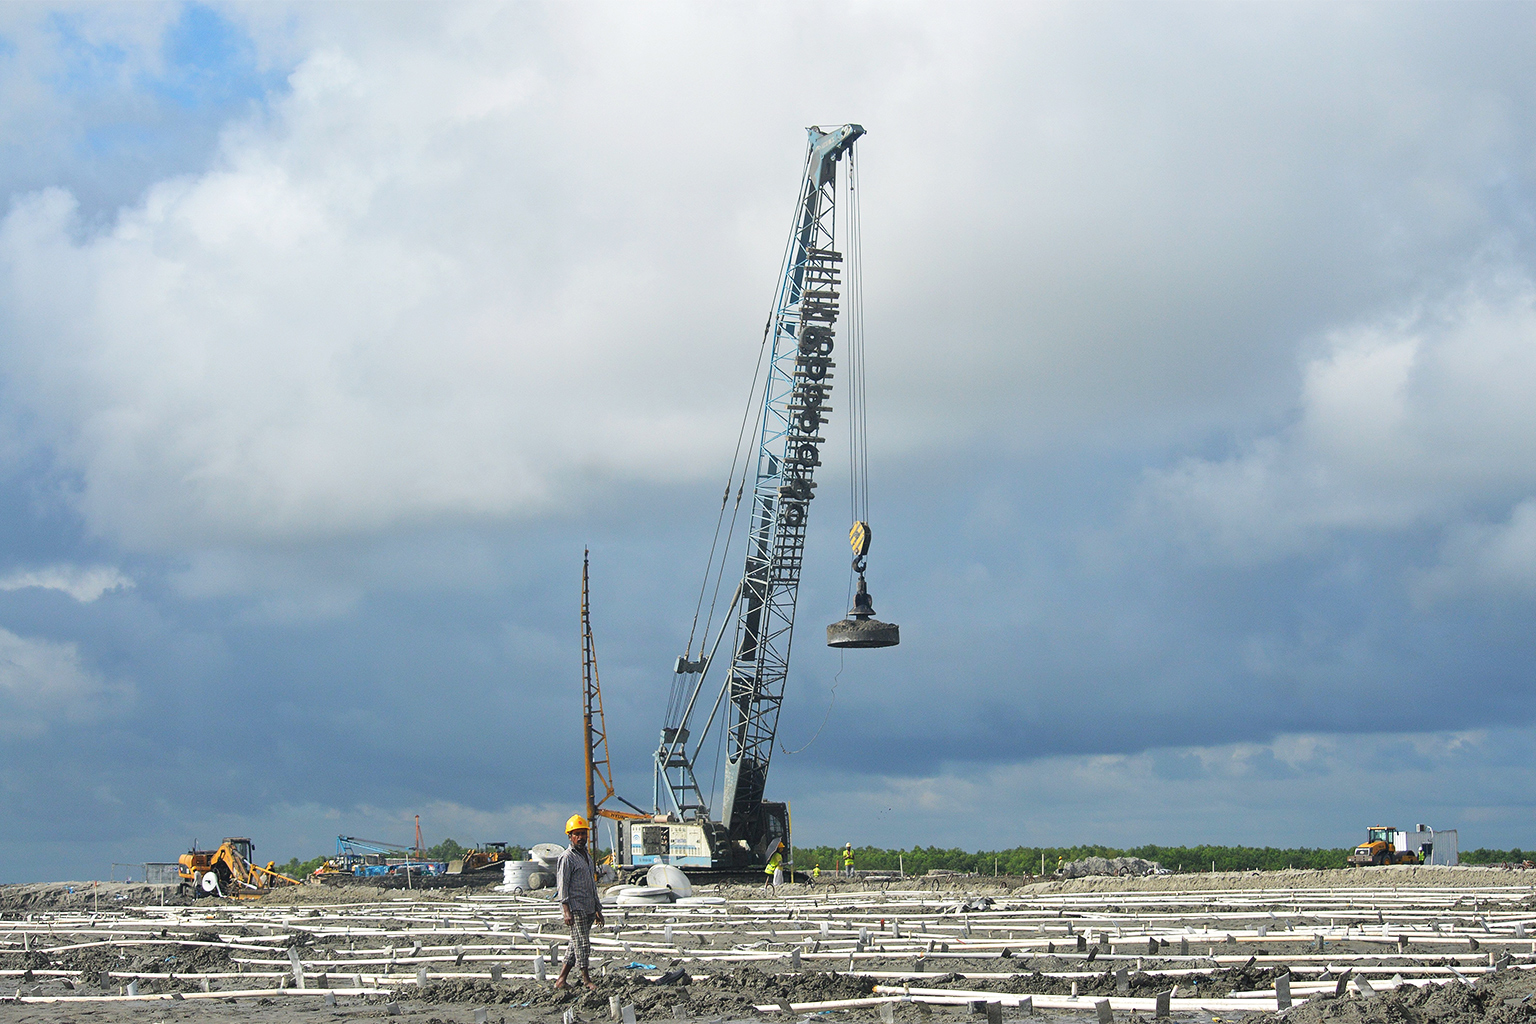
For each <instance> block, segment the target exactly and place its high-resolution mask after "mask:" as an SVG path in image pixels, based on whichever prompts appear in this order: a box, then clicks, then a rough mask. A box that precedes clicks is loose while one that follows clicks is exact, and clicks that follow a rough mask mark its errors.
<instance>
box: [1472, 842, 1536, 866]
mask: <svg viewBox="0 0 1536 1024" xmlns="http://www.w3.org/2000/svg"><path fill="white" fill-rule="evenodd" d="M1528 860H1536V850H1522V849H1520V848H1519V847H1518V846H1517V847H1515V848H1514V849H1513V850H1484V849H1481V848H1479V849H1476V850H1469V851H1467V852H1466V853H1464V854H1462V855H1461V862H1462V863H1463V864H1521V863H1524V862H1525V861H1528Z"/></svg>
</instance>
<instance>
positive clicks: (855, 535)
mask: <svg viewBox="0 0 1536 1024" xmlns="http://www.w3.org/2000/svg"><path fill="white" fill-rule="evenodd" d="M871 536H872V534H871V531H870V529H869V524H868V523H854V524H853V529H851V530H849V531H848V543H849V545H850V546H851V547H852V548H853V571H854V572H856V573H858V574H859V589H858V590H857V591H856V592H855V593H854V595H853V607H852V608H850V609H848V617H847V618H846V619H842V620H841V621H838V622H834V623H832V625H830V626H828V627H827V646H828V647H838V648H845V649H852V648H861V647H895V646H896V645H897V644H899V643H901V627H900V626H898V625H896V624H895V623H894V622H881V621H880V620H879V619H877V618H875V600H874V598H872V597H870V595H869V587H868V586H867V585H866V584H865V583H864V570H865V569H866V568H868V565H869V561H868V555H869V542H870V538H871Z"/></svg>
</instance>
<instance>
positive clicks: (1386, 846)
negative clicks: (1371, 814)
mask: <svg viewBox="0 0 1536 1024" xmlns="http://www.w3.org/2000/svg"><path fill="white" fill-rule="evenodd" d="M1407 836H1408V833H1406V832H1403V831H1402V830H1401V829H1397V828H1393V827H1392V826H1391V825H1372V826H1371V827H1370V828H1368V829H1366V830H1365V842H1363V843H1361V844H1360V845H1359V846H1357V847H1355V852H1354V853H1352V854H1350V855H1349V858H1348V861H1349V864H1350V866H1352V867H1369V866H1372V865H1379V864H1419V863H1422V858H1421V857H1420V855H1419V852H1418V851H1417V850H1412V849H1409V848H1408V843H1407Z"/></svg>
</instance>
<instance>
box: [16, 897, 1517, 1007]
mask: <svg viewBox="0 0 1536 1024" xmlns="http://www.w3.org/2000/svg"><path fill="white" fill-rule="evenodd" d="M488 881H494V880H488ZM1533 883H1536V874H1532V873H1529V872H1520V871H1487V870H1477V869H1472V870H1468V869H1460V870H1456V869H1429V868H1387V869H1378V870H1375V871H1340V872H1316V871H1293V872H1274V873H1268V874H1259V873H1235V874H1226V875H1175V876H1155V877H1148V878H1115V879H1111V878H1090V879H1074V880H1068V881H1044V882H1042V881H1039V880H1023V879H998V880H993V879H977V878H969V879H966V878H955V879H944V880H934V881H911V880H908V881H906V882H898V883H879V884H877V885H875V886H872V887H873V888H881V887H883V886H886V887H889V886H895V887H902V888H908V889H932V890H934V891H939V892H943V893H946V894H953V895H954V896H955V898H956V899H957V900H964V899H968V898H971V897H974V896H978V895H986V894H992V895H994V896H997V897H998V898H1003V897H1008V898H1012V899H1017V898H1018V897H1020V896H1025V895H1053V894H1073V893H1084V894H1098V893H1111V892H1126V893H1134V892H1180V891H1193V890H1209V889H1226V890H1247V889H1253V890H1262V889H1345V888H1348V889H1372V888H1382V889H1390V890H1394V891H1396V892H1401V891H1403V890H1412V889H1423V890H1426V891H1432V890H1435V889H1439V888H1443V887H1446V886H1479V885H1486V886H1490V887H1492V886H1512V885H1517V886H1529V885H1532V884H1533ZM856 888H860V886H853V885H849V884H847V883H840V884H836V885H832V884H826V883H823V884H822V885H821V886H819V887H817V889H816V890H814V891H815V892H816V893H819V894H820V893H824V894H830V893H833V892H844V893H846V892H849V891H851V890H854V889H856ZM786 891H787V892H789V893H791V894H793V893H797V892H798V893H806V892H810V891H811V890H807V889H805V887H801V886H793V887H788V888H787V889H786ZM711 892H719V893H720V894H721V895H723V896H726V897H727V898H728V899H732V900H737V899H747V898H750V897H754V896H756V895H758V894H759V893H760V892H761V890H760V889H756V888H752V889H748V888H746V887H731V888H726V889H718V890H711ZM469 894H470V893H469V891H466V890H462V889H455V890H427V891H425V892H422V891H416V892H411V893H402V892H398V891H389V890H380V889H378V888H375V887H372V886H364V885H353V886H346V887H336V888H332V887H323V888H322V887H308V886H306V887H302V888H295V889H288V890H282V891H279V892H277V893H274V894H271V895H269V896H267V897H265V898H263V899H262V900H260V901H253V902H251V903H245V904H235V903H233V902H231V903H229V904H228V906H229V907H230V910H229V914H230V916H231V920H229V921H228V922H221V923H220V924H219V926H218V929H217V931H210V932H208V933H207V934H196V933H194V934H192V935H186V936H183V937H185V938H189V939H193V940H197V939H204V940H209V941H215V940H217V938H218V936H219V934H220V933H222V934H223V935H224V936H226V937H227V936H229V935H231V934H234V935H239V934H242V927H241V926H240V925H239V924H238V923H236V922H237V921H238V918H239V911H240V907H241V906H247V907H249V906H253V905H258V904H259V905H260V906H262V907H267V908H279V907H281V908H289V907H291V908H294V909H295V910H299V909H300V908H304V907H305V906H307V905H312V906H319V905H332V906H334V905H339V904H365V903H375V902H379V901H381V900H389V901H395V903H396V904H397V905H399V906H400V907H401V908H402V914H404V912H405V910H406V909H407V908H415V909H421V908H433V912H434V913H435V912H436V908H445V909H447V908H453V907H455V906H459V907H462V906H463V905H464V904H463V901H464V900H465V899H466V898H468V896H469ZM162 900H163V901H164V904H165V905H166V906H177V905H190V904H192V903H194V901H193V900H191V899H190V898H185V897H177V896H175V894H174V889H170V890H169V891H167V890H165V889H163V888H161V887H154V886H143V885H132V884H127V883H100V884H92V883H53V884H47V885H23V886H0V918H4V919H7V920H12V921H15V920H23V919H26V918H27V916H28V915H31V916H32V917H33V918H34V919H37V920H43V919H45V918H46V917H47V915H49V914H51V913H60V912H64V913H75V914H78V913H90V912H96V913H101V914H107V913H121V912H123V911H124V910H125V908H128V907H134V906H140V907H156V906H159V905H161V902H162ZM220 902H223V901H203V902H202V904H201V905H202V906H203V907H210V906H215V905H216V904H218V903H220ZM1520 903H1521V904H1522V905H1531V906H1536V895H1533V896H1532V897H1527V898H1525V899H1523V900H1521V901H1520ZM294 941H295V942H298V943H302V942H303V941H304V938H303V937H295V939H294ZM1212 941H1219V940H1216V939H1213V940H1212ZM1203 942H1204V940H1202V944H1203ZM278 948H280V947H278ZM1304 948H1305V947H1304V946H1303V945H1302V944H1298V943H1290V944H1287V943H1284V942H1274V943H1267V944H1266V945H1264V946H1257V947H1255V946H1248V947H1245V948H1244V949H1243V953H1244V954H1248V953H1253V954H1256V955H1266V954H1267V955H1274V956H1281V957H1285V956H1289V955H1292V954H1293V953H1296V954H1299V953H1301V952H1302V951H1303V949H1304ZM1330 948H1333V949H1336V950H1337V951H1338V952H1339V953H1340V954H1346V953H1359V954H1362V955H1369V956H1371V957H1372V959H1371V960H1369V961H1366V963H1370V964H1372V965H1380V966H1384V967H1392V966H1393V965H1394V963H1395V962H1396V961H1395V959H1394V958H1393V957H1392V956H1390V955H1388V954H1387V953H1386V952H1384V951H1383V949H1382V947H1381V946H1380V945H1379V944H1368V943H1364V942H1361V943H1356V944H1351V943H1350V942H1348V941H1343V942H1339V943H1337V944H1335V945H1334V946H1331V947H1330ZM1533 950H1536V946H1533ZM1202 952H1203V950H1202ZM1419 952H1423V950H1419ZM651 959H656V958H655V957H651ZM1523 959H1524V960H1525V961H1527V962H1530V963H1531V964H1532V966H1536V956H1533V957H1527V958H1523ZM1422 962H1423V961H1422V960H1421V961H1420V963H1422ZM1461 962H1462V963H1464V961H1461ZM1404 963H1406V961H1404ZM1444 963H1446V964H1449V965H1452V966H1455V964H1456V963H1458V961H1455V960H1454V959H1452V958H1447V959H1445V961H1444ZM654 966H655V967H656V971H653V972H651V974H652V976H654V975H655V974H657V973H660V972H661V971H665V970H666V969H667V968H670V967H678V968H680V969H681V970H683V971H685V972H690V973H689V974H685V975H684V976H683V977H679V978H676V979H675V980H672V981H670V982H669V983H667V984H657V983H655V982H654V981H646V980H644V979H643V978H641V977H637V975H638V974H639V973H640V972H637V971H632V970H627V969H625V968H624V966H623V965H622V964H619V963H617V962H614V961H612V960H611V959H610V961H609V962H607V963H605V965H604V969H603V970H600V971H599V973H598V976H597V977H596V978H595V980H596V982H597V984H598V991H597V992H596V993H588V992H580V991H574V990H567V991H558V992H557V991H555V990H554V989H553V987H552V986H551V985H549V984H548V983H545V984H536V983H534V982H531V981H515V980H507V981H503V982H500V983H496V984H493V983H491V982H489V981H486V980H479V979H450V980H434V981H431V982H429V984H427V985H426V986H425V987H424V988H421V989H416V988H414V987H411V988H409V989H408V990H402V991H401V992H400V994H399V995H398V996H394V997H383V996H372V997H352V996H341V997H339V998H337V999H336V1001H335V1005H329V1004H328V1003H327V1002H326V1001H325V1000H324V999H322V998H318V997H310V996H305V997H297V996H276V997H273V998H267V997H243V996H242V997H238V998H231V999H211V1000H203V999H199V1000H179V1001H175V1002H141V1003H109V1002H87V1001H85V1000H80V1001H78V1002H67V1003H15V1002H0V1024H9V1022H12V1021H17V1022H20V1021H38V1022H44V1024H65V1022H87V1021H88V1022H91V1024H115V1022H119V1021H122V1022H134V1024H141V1022H142V1024H154V1022H160V1021H165V1022H172V1021H175V1022H181V1021H209V1022H225V1021H237V1020H238V1021H247V1020H259V1021H263V1022H270V1024H294V1022H319V1021H332V1020H351V1019H365V1018H366V1019H374V1018H388V1019H390V1020H396V1021H401V1022H410V1024H435V1022H443V1024H447V1022H450V1021H452V1022H465V1024H470V1022H472V1021H475V1020H476V1019H477V1011H483V1014H484V1019H485V1020H487V1021H488V1022H505V1024H561V1022H563V1021H565V1020H566V1015H567V1014H568V1013H574V1019H575V1020H578V1021H584V1022H588V1024H597V1022H600V1021H607V1020H608V1019H609V1011H610V998H612V997H617V999H618V1000H619V1003H620V1004H621V1005H629V1006H633V1007H634V1011H635V1015H636V1017H637V1019H638V1020H639V1021H642V1022H645V1021H670V1020H688V1021H694V1022H699V1024H704V1022H711V1021H715V1022H720V1021H723V1022H732V1021H745V1020H754V1021H755V1020H764V1021H765V1022H768V1024H772V1022H774V1021H779V1022H788V1021H790V1020H791V1019H793V1020H794V1021H796V1022H800V1021H804V1020H807V1019H809V1018H808V1015H806V1014H795V1015H792V1016H791V1015H785V1014H783V1013H775V1014H763V1013H760V1012H758V1011H757V1010H756V1009H755V1006H757V1005H761V1004H778V1003H780V1002H781V1001H782V1002H786V1003H789V1002H794V1003H800V1002H810V1001H819V1000H832V999H852V998H860V997H866V996H868V995H870V994H871V992H872V990H873V988H874V986H875V985H876V984H890V983H891V982H890V980H889V979H882V978H873V977H870V976H869V975H866V974H862V973H857V972H855V973H853V974H849V973H847V972H846V970H838V967H839V966H841V967H844V968H846V963H832V962H829V961H825V960H821V961H814V962H807V963H806V965H805V969H804V970H802V971H800V972H793V971H790V970H788V969H787V965H784V964H781V963H778V962H772V963H770V964H769V966H768V967H767V968H766V969H765V968H763V967H760V966H757V965H754V964H724V963H721V962H715V963H701V962H699V961H693V960H689V959H688V958H687V957H678V958H674V959H669V960H658V961H657V963H656V964H655V965H654ZM912 966H913V961H912V959H911V957H910V956H905V957H901V958H896V957H892V958H891V959H890V961H889V962H888V963H877V964H876V967H877V968H878V969H884V970H902V971H905V970H910V969H912ZM1101 966H1103V964H1102V963H1099V964H1093V963H1091V962H1090V963H1088V964H1085V963H1084V962H1083V961H1082V960H1081V959H1078V960H1075V961H1074V960H1072V959H1070V958H1063V957H1057V956H1049V955H1033V956H1031V955H1027V954H1024V953H1021V954H1019V955H1017V956H1014V957H1012V958H1010V959H1007V960H998V959H976V960H971V959H958V958H950V959H947V960H943V961H941V962H939V964H938V965H936V966H935V967H934V968H931V970H932V973H931V976H927V977H924V978H923V979H922V981H921V984H922V985H923V986H924V987H927V988H938V989H946V988H948V989H965V990H971V991H992V992H1009V993H1032V994H1042V995H1043V994H1051V995H1066V994H1068V993H1069V992H1071V990H1072V987H1073V985H1074V982H1072V981H1068V980H1066V979H1063V978H1054V977H1047V976H1046V974H1045V972H1051V971H1082V970H1084V969H1085V968H1086V969H1087V970H1089V971H1097V973H1092V974H1090V975H1088V976H1085V977H1081V978H1078V979H1077V980H1076V981H1075V985H1076V989H1077V993H1078V994H1080V995H1084V996H1096V995H1102V996H1111V995H1116V994H1122V995H1124V994H1128V995H1131V996H1141V997H1151V996H1153V995H1155V994H1156V993H1158V992H1162V991H1166V990H1167V989H1168V988H1169V987H1170V984H1171V982H1170V979H1169V978H1167V977H1153V976H1151V975H1149V974H1147V973H1146V971H1151V970H1156V969H1158V968H1159V967H1163V966H1174V964H1173V963H1172V962H1166V963H1165V962H1164V961H1161V960H1159V959H1157V958H1153V957H1147V958H1145V959H1144V960H1143V961H1142V962H1141V964H1140V966H1141V968H1142V970H1134V969H1132V968H1131V967H1128V966H1127V964H1126V961H1119V962H1116V963H1111V964H1110V965H1109V969H1105V970H1102V971H1099V970H1098V969H1099V968H1100V967H1101ZM859 967H860V968H863V969H872V968H870V967H869V965H868V964H867V963H865V962H860V964H859ZM1117 967H1126V968H1127V971H1128V978H1127V979H1126V989H1122V988H1120V987H1119V983H1118V982H1117V980H1116V978H1115V977H1114V975H1113V973H1112V971H1113V970H1114V969H1115V968H1117ZM231 969H234V968H233V967H232V964H231V955H230V953H229V951H228V950H226V949H223V948H216V947H208V946H196V945H191V944H187V945H168V946H165V947H160V948H155V949H136V948H131V947H129V948H114V947H94V948H86V949H79V950H69V951H65V952H59V953H54V954H48V953H44V952H40V951H38V950H37V949H32V950H30V951H26V952H22V951H20V950H16V949H14V948H13V949H10V950H5V951H0V970H13V971H17V970H19V971H27V970H31V971H42V970H65V971H71V972H75V971H78V972H81V973H82V975H94V974H95V973H96V972H99V971H102V970H111V971H119V972H121V971H129V972H146V973H148V972H162V973H164V972H176V973H181V972H186V973H197V972H214V971H222V970H231ZM1287 970H1288V968H1287V966H1286V965H1285V964H1284V963H1283V962H1281V963H1265V964H1263V965H1259V964H1252V965H1249V966H1241V967H1226V968H1220V969H1211V970H1202V971H1200V972H1198V973H1194V974H1189V975H1184V976H1181V977H1179V978H1178V979H1177V984H1178V986H1179V990H1180V992H1181V993H1183V994H1195V993H1198V994H1199V995H1202V996H1206V997H1214V996H1226V995H1227V994H1228V993H1231V992H1234V991H1238V992H1241V991H1254V990H1265V989H1272V988H1273V986H1274V983H1275V978H1276V976H1277V975H1279V974H1282V973H1286V972H1287ZM960 972H993V973H1005V974H1006V975H1007V976H1006V977H1001V978H989V979H978V978H969V979H964V978H960V977H957V976H956V975H957V973H960ZM692 975H698V976H697V977H695V976H692ZM1471 980H1472V984H1465V983H1463V982H1461V981H1454V980H1453V981H1451V982H1450V983H1449V984H1444V985H1434V986H1426V987H1422V988H1420V987H1414V986H1404V987H1401V988H1397V989H1393V990H1390V991H1384V992H1381V993H1379V994H1376V995H1374V996H1371V997H1369V998H1364V997H1361V996H1360V995H1359V994H1358V993H1357V992H1355V991H1354V990H1350V992H1349V994H1347V995H1345V996H1343V997H1338V998H1336V997H1334V996H1333V995H1332V994H1328V995H1325V996H1314V997H1312V998H1310V999H1309V1000H1308V1001H1307V1002H1305V1003H1300V1004H1299V1005H1297V1006H1295V1007H1293V1008H1292V1009H1290V1010H1288V1011H1285V1012H1283V1013H1280V1014H1275V1013H1263V1012H1234V1013H1217V1014H1211V1013H1187V1012H1186V1013H1175V1015H1174V1018H1175V1020H1176V1021H1180V1022H1183V1024H1226V1022H1229V1021H1235V1020H1238V1019H1246V1020H1249V1021H1251V1024H1263V1022H1262V1021H1261V1020H1260V1018H1263V1019H1264V1021H1268V1020H1274V1021H1279V1020H1281V1019H1284V1020H1285V1021H1288V1022H1295V1024H1428V1022H1448V1024H1515V1022H1524V1021H1528V1020H1530V1019H1531V1018H1532V1017H1536V970H1520V969H1510V970H1503V971H1500V972H1498V973H1492V974H1485V975H1479V976H1477V977H1476V978H1475V979H1471ZM30 982H31V984H32V986H33V988H32V990H33V991H42V992H44V993H45V994H61V995H63V994H87V993H88V992H90V991H99V990H94V989H87V988H86V987H85V986H84V985H81V986H80V987H79V988H78V989H68V990H66V988H65V982H64V981H63V980H59V979H54V978H52V977H45V976H41V975H39V976H36V977H35V978H34V979H30ZM24 984H28V981H27V980H23V979H20V978H17V977H15V976H7V977H4V978H0V986H4V987H0V996H10V995H12V994H13V993H14V992H16V991H17V988H18V987H19V986H20V985H24ZM195 984H196V983H195V982H193V981H191V980H189V979H182V978H175V979H166V980H156V981H149V982H146V983H144V984H143V985H142V986H141V988H140V991H141V992H142V993H144V994H149V993H154V992H172V991H186V992H191V991H200V989H196V988H194V986H195ZM814 1016H815V1017H818V1018H826V1019H827V1020H828V1021H829V1022H831V1021H849V1022H856V1024H869V1022H874V1021H878V1020H880V1019H881V1018H880V1017H879V1016H878V1015H877V1012H876V1011H875V1010H874V1009H856V1010H847V1011H830V1012H824V1013H821V1014H816V1015H814ZM1134 1016H1136V1015H1135V1014H1130V1015H1128V1014H1125V1013H1117V1014H1116V1019H1117V1021H1119V1022H1123V1024H1130V1020H1131V1017H1134ZM934 1017H938V1018H940V1019H941V1020H940V1022H936V1024H941V1022H942V1020H947V1019H949V1018H960V1019H961V1020H969V1019H972V1011H971V1008H970V1007H939V1006H934V1007H929V1006H922V1005H917V1004H900V1005H897V1006H895V1007H893V1018H892V1019H893V1020H895V1021H899V1022H902V1024H929V1022H930V1021H932V1019H933V1018H934ZM985 1019H986V1018H985V1017H976V1018H975V1020H976V1021H977V1022H980V1021H984V1020H985ZM1004 1019H1005V1020H1009V1021H1022V1020H1023V1019H1024V1018H1023V1017H1022V1015H1021V1014H1020V1012H1019V1011H1018V1010H1016V1009H1013V1008H1007V1009H1005V1010H1004ZM1033 1019H1035V1020H1039V1021H1041V1022H1050V1021H1063V1022H1064V1021H1072V1022H1073V1024H1089V1022H1090V1021H1092V1020H1093V1017H1092V1015H1091V1014H1084V1013H1077V1012H1072V1011H1061V1010H1041V1011H1038V1012H1037V1013H1036V1014H1035V1015H1034V1017H1033ZM1141 1019H1142V1020H1148V1015H1142V1017H1141Z"/></svg>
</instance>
